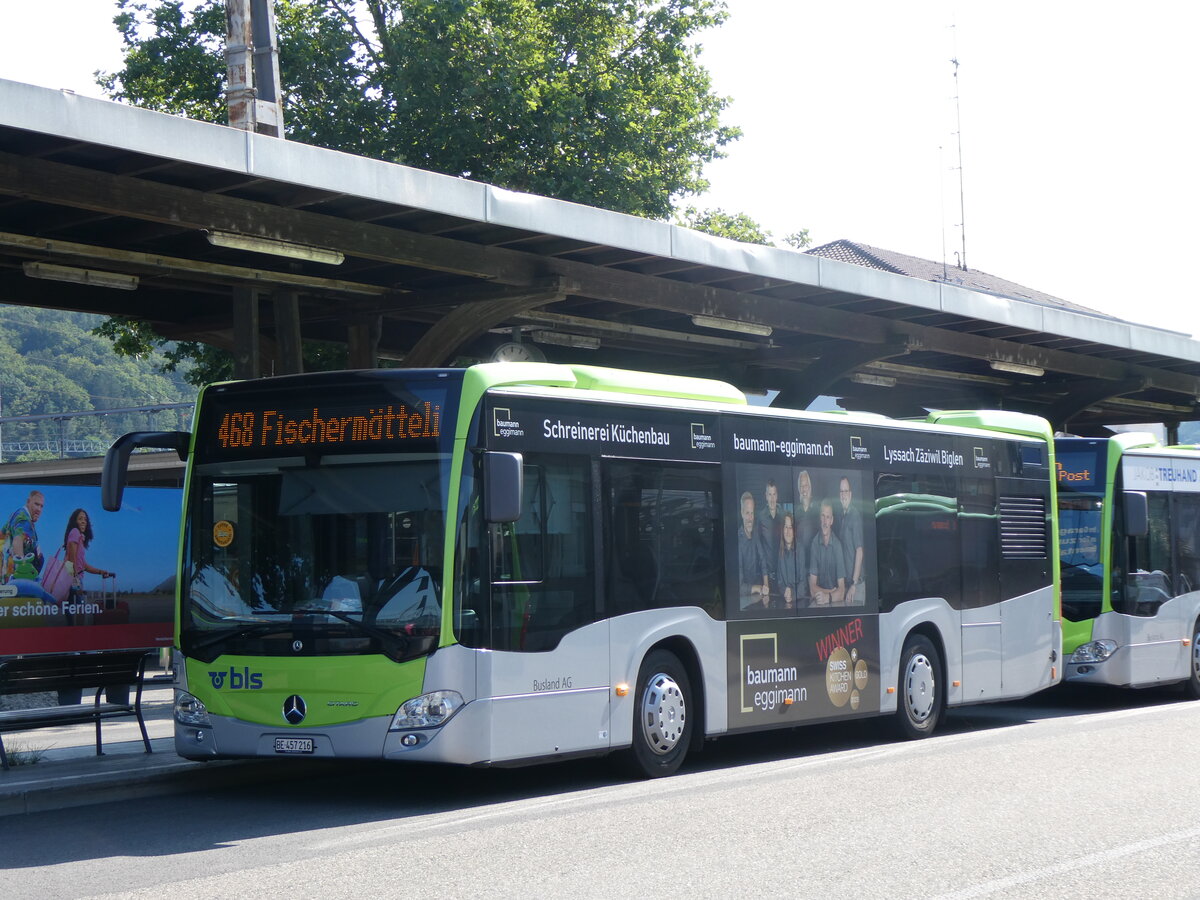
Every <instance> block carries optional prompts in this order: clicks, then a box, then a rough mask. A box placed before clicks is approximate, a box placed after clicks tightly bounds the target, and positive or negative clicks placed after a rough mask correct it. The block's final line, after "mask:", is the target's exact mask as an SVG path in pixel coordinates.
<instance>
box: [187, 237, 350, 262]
mask: <svg viewBox="0 0 1200 900" xmlns="http://www.w3.org/2000/svg"><path fill="white" fill-rule="evenodd" d="M204 236H205V237H206V238H208V242H209V243H210V244H212V245H213V246H214V247H227V248H229V249H231V250H249V251H250V252H251V253H267V254H270V255H271V256H286V257H287V258H288V259H303V260H308V261H309V262H319V263H326V264H328V265H331V266H338V265H341V264H342V262H344V261H345V259H346V255H345V254H344V253H342V252H341V251H340V250H330V249H328V248H326V247H313V246H310V245H309V244H293V243H291V242H290V241H276V240H273V239H272V238H264V237H253V236H251V235H248V234H234V233H233V232H232V231H206V232H205V233H204Z"/></svg>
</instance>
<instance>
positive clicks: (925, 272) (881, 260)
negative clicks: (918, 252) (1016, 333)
mask: <svg viewBox="0 0 1200 900" xmlns="http://www.w3.org/2000/svg"><path fill="white" fill-rule="evenodd" d="M805 252H806V253H809V254H811V255H812V256H821V257H824V258H826V259H836V260H838V261H839V262H846V263H852V264H854V265H856V266H866V267H867V268H870V269H880V270H882V271H884V272H893V273H895V274H897V275H908V276H910V277H912V278H921V279H924V280H925V281H937V282H942V283H944V284H954V285H958V286H959V287H962V288H966V289H968V290H972V291H982V292H984V293H987V294H996V295H997V296H1000V297H1011V298H1012V299H1014V300H1025V301H1028V302H1030V303H1039V304H1042V305H1044V306H1056V307H1059V308H1060V309H1069V310H1072V311H1074V312H1080V313H1084V314H1087V315H1092V316H1099V317H1100V318H1104V319H1113V320H1115V321H1120V320H1119V319H1117V318H1116V317H1115V316H1110V315H1108V314H1106V313H1102V312H1099V311H1097V310H1094V309H1090V308H1089V307H1086V306H1080V305H1079V304H1078V303H1072V302H1070V301H1069V300H1063V299H1062V298H1061V297H1055V296H1053V295H1051V294H1046V293H1043V292H1042V291H1035V290H1034V289H1033V288H1027V287H1025V286H1024V285H1021V284H1017V283H1016V282H1015V281H1009V280H1008V279H1006V278H999V277H997V276H995V275H989V274H988V273H987V272H980V271H979V270H978V269H963V268H961V267H959V266H957V265H953V264H950V263H939V262H934V261H933V260H930V259H922V258H921V257H919V256H909V255H907V254H905V253H896V252H894V251H892V250H882V249H880V248H879V247H871V246H869V245H867V244H859V243H856V242H855V241H847V240H844V239H843V240H838V241H833V242H832V243H829V244H822V245H821V246H820V247H813V248H812V249H810V250H807V251H805Z"/></svg>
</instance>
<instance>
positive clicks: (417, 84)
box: [101, 0, 740, 218]
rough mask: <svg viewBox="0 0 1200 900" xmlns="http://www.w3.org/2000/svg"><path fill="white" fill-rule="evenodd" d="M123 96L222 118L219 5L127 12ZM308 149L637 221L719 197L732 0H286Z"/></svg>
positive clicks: (297, 111)
mask: <svg viewBox="0 0 1200 900" xmlns="http://www.w3.org/2000/svg"><path fill="white" fill-rule="evenodd" d="M118 7H119V10H120V11H119V13H118V15H117V17H116V19H115V20H114V21H115V22H116V25H117V27H118V29H119V30H120V32H121V37H122V41H123V43H124V53H125V59H124V66H123V68H121V69H120V70H118V71H117V72H114V73H110V74H106V75H103V76H101V84H102V85H103V86H104V87H105V88H106V90H107V91H108V93H109V94H110V95H111V96H113V97H114V98H116V99H120V100H124V101H127V102H129V103H132V104H134V105H137V106H145V107H149V108H152V109H158V110H163V111H166V112H172V113H177V114H182V115H186V116H189V117H191V118H196V119H203V120H207V121H212V122H221V121H224V119H225V110H224V105H223V100H222V96H221V90H222V83H223V81H224V59H223V56H222V48H223V44H224V32H225V18H224V4H223V3H222V2H220V0H191V2H184V0H119V2H118ZM275 8H276V15H277V32H278V36H279V47H280V80H281V82H282V88H283V94H284V98H285V110H286V111H285V123H286V127H287V130H288V135H289V137H291V138H292V139H294V140H299V141H303V142H305V143H311V144H316V145H319V146H324V147H332V148H335V149H338V150H345V151H348V152H352V153H359V154H363V155H366V156H373V157H378V158H381V159H387V160H391V161H394V162H401V163H405V164H407V165H412V166H416V167H419V168H423V169H429V170H432V171H435V172H442V173H445V174H449V175H458V176H464V177H469V178H473V179H476V180H480V181H485V182H488V183H491V184H496V185H500V186H503V187H507V188H512V189H514V190H520V191H529V192H533V193H538V194H543V195H546V196H550V197H557V198H559V199H563V200H571V201H575V202H578V203H586V204H589V205H593V206H600V207H603V208H606V209H613V210H619V211H621V212H626V213H631V214H633V215H641V216H648V217H651V218H665V217H667V216H669V215H670V214H671V211H672V207H673V204H674V203H675V201H677V200H678V199H680V198H682V197H685V196H688V195H691V194H697V193H701V192H703V191H704V190H705V189H706V188H707V186H708V184H707V182H706V181H705V179H704V177H703V169H704V166H705V164H706V163H708V162H710V161H711V160H713V159H716V158H718V157H720V156H722V155H724V154H723V152H722V148H723V147H724V146H726V145H727V144H728V143H729V142H730V141H732V140H734V139H736V138H737V137H738V135H739V133H740V132H739V131H738V130H737V129H736V128H732V127H729V126H725V125H722V124H721V122H720V115H721V112H722V110H724V108H725V106H726V104H727V100H726V98H724V97H720V96H718V95H716V94H715V93H714V92H713V90H712V84H711V81H710V78H709V75H708V72H707V71H706V70H705V69H704V67H703V66H702V65H701V64H700V53H701V48H700V47H699V45H698V44H697V43H696V41H697V38H698V36H699V35H700V34H701V33H702V32H703V31H705V30H706V29H709V28H712V27H714V26H716V25H719V24H720V23H721V22H722V21H723V20H724V18H725V16H726V12H725V6H724V3H723V2H721V0H359V2H357V3H354V2H350V0H276V3H275Z"/></svg>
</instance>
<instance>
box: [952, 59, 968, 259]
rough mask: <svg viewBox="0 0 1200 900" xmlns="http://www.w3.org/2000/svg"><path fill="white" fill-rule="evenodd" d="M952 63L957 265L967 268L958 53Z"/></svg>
mask: <svg viewBox="0 0 1200 900" xmlns="http://www.w3.org/2000/svg"><path fill="white" fill-rule="evenodd" d="M950 62H951V63H953V64H954V127H955V132H954V133H955V136H956V137H957V138H958V215H959V222H958V233H959V237H960V239H961V241H962V256H961V257H959V260H958V264H959V267H960V268H961V269H962V270H963V271H964V272H965V271H966V269H967V205H966V200H965V199H964V192H963V158H962V110H961V108H960V106H959V101H958V54H957V53H955V54H954V59H952V60H950Z"/></svg>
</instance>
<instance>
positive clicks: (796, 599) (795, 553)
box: [775, 513, 808, 609]
mask: <svg viewBox="0 0 1200 900" xmlns="http://www.w3.org/2000/svg"><path fill="white" fill-rule="evenodd" d="M775 576H776V578H777V579H778V580H779V588H780V592H781V593H782V595H783V606H784V608H785V609H799V608H800V607H801V606H803V605H804V604H803V603H802V602H801V601H802V595H803V596H804V597H807V595H808V591H807V590H805V589H804V583H805V581H806V580H807V578H808V569H807V568H806V567H805V565H804V548H803V547H801V545H800V543H799V541H797V540H796V517H795V516H793V515H792V514H791V513H784V514H783V527H782V528H781V529H780V535H779V557H778V560H777V562H776V564H775Z"/></svg>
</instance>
